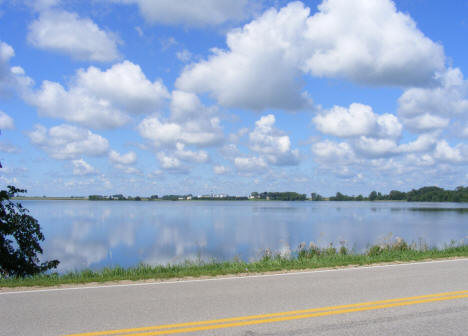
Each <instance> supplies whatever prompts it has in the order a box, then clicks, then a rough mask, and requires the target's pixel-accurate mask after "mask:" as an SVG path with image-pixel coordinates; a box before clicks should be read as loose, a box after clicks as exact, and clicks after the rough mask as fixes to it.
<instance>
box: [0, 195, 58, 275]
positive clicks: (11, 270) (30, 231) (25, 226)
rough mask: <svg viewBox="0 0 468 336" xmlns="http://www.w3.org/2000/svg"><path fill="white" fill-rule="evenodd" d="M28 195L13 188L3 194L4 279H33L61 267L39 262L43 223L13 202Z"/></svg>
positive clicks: (0, 242)
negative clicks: (37, 275)
mask: <svg viewBox="0 0 468 336" xmlns="http://www.w3.org/2000/svg"><path fill="white" fill-rule="evenodd" d="M24 192H26V190H21V189H17V188H15V187H13V186H8V191H7V190H1V191H0V276H9V277H11V276H16V277H24V276H30V275H34V274H38V273H42V272H45V271H47V270H50V269H53V268H56V267H57V265H58V264H59V261H58V260H51V261H46V262H43V263H39V257H38V256H37V255H38V254H42V248H41V245H40V243H39V242H40V241H44V235H43V234H42V232H41V227H40V225H39V222H38V221H37V220H36V219H35V218H34V217H32V216H30V215H29V214H28V213H29V210H28V209H26V208H24V207H23V206H22V205H21V204H20V203H17V202H12V201H10V198H11V197H14V196H15V195H16V194H18V193H24ZM12 239H14V241H13V240H12Z"/></svg>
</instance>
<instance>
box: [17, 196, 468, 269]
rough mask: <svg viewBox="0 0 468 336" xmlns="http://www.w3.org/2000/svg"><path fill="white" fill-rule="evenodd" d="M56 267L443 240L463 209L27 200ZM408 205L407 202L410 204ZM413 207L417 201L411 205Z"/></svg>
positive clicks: (463, 232) (458, 232)
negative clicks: (389, 238) (57, 262)
mask: <svg viewBox="0 0 468 336" xmlns="http://www.w3.org/2000/svg"><path fill="white" fill-rule="evenodd" d="M24 205H25V206H26V207H27V208H29V209H30V210H31V213H32V215H33V216H35V217H36V218H38V219H39V222H40V223H41V225H42V227H43V231H44V234H45V236H46V241H45V243H44V251H45V254H44V259H50V258H57V259H59V260H60V261H61V264H60V267H59V271H60V272H64V271H71V270H81V269H84V268H92V269H99V268H102V267H105V266H115V265H121V266H124V267H128V266H132V265H136V264H138V263H139V262H143V263H148V264H151V265H157V264H168V263H180V262H183V261H185V260H192V261H196V260H199V259H201V260H205V261H210V260H231V259H232V258H234V257H236V256H237V257H240V258H242V259H244V260H252V259H258V258H260V257H261V255H262V253H263V251H265V250H266V249H267V248H269V249H271V250H272V251H275V252H281V251H282V252H283V253H287V251H288V250H291V249H292V250H295V249H296V247H297V246H298V245H299V244H300V243H301V242H305V243H306V244H308V243H309V242H314V243H315V244H317V245H319V246H322V247H323V246H327V245H328V244H329V243H330V242H333V243H334V244H335V245H336V246H338V245H339V242H340V241H341V242H346V244H347V246H348V247H349V248H354V249H355V250H356V251H362V250H364V249H365V248H366V247H367V246H368V245H369V244H372V243H377V242H379V241H381V240H383V239H385V237H386V236H388V234H389V233H393V234H394V235H397V236H400V237H403V238H404V239H405V240H407V241H410V242H411V241H418V239H419V238H422V239H424V240H425V241H426V242H427V243H429V244H439V245H440V244H443V243H449V242H450V241H451V240H452V239H460V238H464V237H466V236H467V235H468V226H467V225H466V224H465V222H466V218H467V217H466V216H468V213H466V212H455V211H447V212H442V211H439V212H436V215H435V216H433V215H431V214H432V212H430V211H407V210H409V209H408V208H409V206H407V205H406V204H401V205H398V206H400V207H401V209H402V211H395V207H396V206H395V204H394V203H392V204H387V203H378V204H372V205H370V204H369V203H365V202H363V203H359V204H357V203H353V202H351V203H346V204H345V203H340V204H337V203H333V202H323V203H321V202H318V203H317V202H297V203H289V202H274V203H273V202H268V203H266V202H152V203H149V202H86V201H76V202H75V201H28V202H24ZM412 206H413V207H414V206H415V204H412ZM418 206H419V205H418Z"/></svg>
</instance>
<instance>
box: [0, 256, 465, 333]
mask: <svg viewBox="0 0 468 336" xmlns="http://www.w3.org/2000/svg"><path fill="white" fill-rule="evenodd" d="M206 321H208V322H206ZM467 321H468V259H458V260H449V261H439V262H430V263H414V264H404V265H390V266H377V267H368V268H364V267H363V268H353V269H344V270H332V271H316V272H305V273H289V274H285V275H268V276H255V277H244V278H223V279H215V280H195V281H179V282H166V283H159V284H143V285H141V284H140V285H123V286H101V287H94V288H86V287H85V288H83V287H82V288H79V289H76V288H75V289H74V288H69V289H63V290H44V291H29V292H15V293H6V292H4V291H0V335H15V336H20V335H28V336H41V335H44V336H51V335H70V334H78V335H80V336H85V335H87V336H97V335H128V336H130V335H132V336H133V335H139V336H149V335H166V334H174V335H251V336H252V335H468V322H467Z"/></svg>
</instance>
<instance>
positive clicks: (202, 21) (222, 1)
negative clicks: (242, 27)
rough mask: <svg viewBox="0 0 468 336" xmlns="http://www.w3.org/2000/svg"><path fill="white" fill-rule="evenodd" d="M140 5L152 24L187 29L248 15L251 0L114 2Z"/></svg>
mask: <svg viewBox="0 0 468 336" xmlns="http://www.w3.org/2000/svg"><path fill="white" fill-rule="evenodd" d="M112 1H114V2H120V3H127V4H137V5H138V7H139V8H140V12H141V14H142V15H143V17H144V18H145V19H146V21H148V22H150V23H159V24H168V25H176V24H180V25H186V26H206V25H218V24H222V23H224V22H227V21H238V20H241V19H243V18H244V17H245V16H246V15H247V10H248V9H249V7H248V0H198V1H196V2H193V1H190V0H177V1H173V0H112Z"/></svg>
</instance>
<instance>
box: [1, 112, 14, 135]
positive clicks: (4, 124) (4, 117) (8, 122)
mask: <svg viewBox="0 0 468 336" xmlns="http://www.w3.org/2000/svg"><path fill="white" fill-rule="evenodd" d="M13 128H15V123H14V121H13V118H12V117H10V116H9V115H8V114H6V113H5V112H3V111H0V130H6V129H13Z"/></svg>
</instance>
